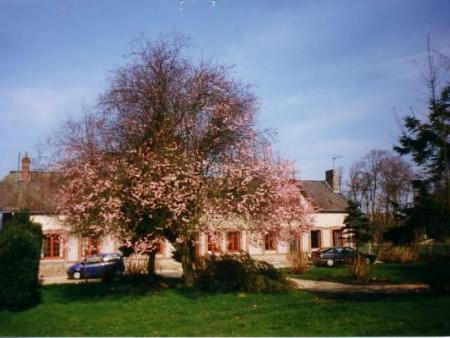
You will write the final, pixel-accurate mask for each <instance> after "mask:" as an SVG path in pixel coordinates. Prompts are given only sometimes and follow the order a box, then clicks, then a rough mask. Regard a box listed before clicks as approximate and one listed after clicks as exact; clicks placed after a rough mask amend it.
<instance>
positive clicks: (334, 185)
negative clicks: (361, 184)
mask: <svg viewBox="0 0 450 338" xmlns="http://www.w3.org/2000/svg"><path fill="white" fill-rule="evenodd" d="M325 180H326V181H327V183H328V185H329V186H330V187H331V189H333V191H334V192H340V190H339V175H338V173H337V171H336V170H334V169H330V170H327V171H325Z"/></svg>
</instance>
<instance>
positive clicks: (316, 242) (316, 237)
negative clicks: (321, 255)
mask: <svg viewBox="0 0 450 338" xmlns="http://www.w3.org/2000/svg"><path fill="white" fill-rule="evenodd" d="M320 242H321V239H320V230H312V231H311V249H319V248H320V244H321V243H320Z"/></svg>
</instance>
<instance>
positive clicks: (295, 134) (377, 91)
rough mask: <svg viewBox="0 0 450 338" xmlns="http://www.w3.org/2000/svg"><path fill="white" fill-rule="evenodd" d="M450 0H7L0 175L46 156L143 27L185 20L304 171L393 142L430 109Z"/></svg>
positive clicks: (0, 63) (0, 34)
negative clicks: (249, 93)
mask: <svg viewBox="0 0 450 338" xmlns="http://www.w3.org/2000/svg"><path fill="white" fill-rule="evenodd" d="M449 13H450V1H447V0H440V1H439V0H423V1H417V0H386V1H384V0H377V1H369V0H355V1H351V0H342V1H331V0H329V1H322V0H308V1H302V0H298V1H294V0H283V1H282V0H254V1H251V0H217V1H215V2H212V1H210V0H185V1H179V0H159V1H158V0H126V1H125V0H0V178H1V177H3V176H4V175H6V174H7V173H8V172H9V171H10V170H16V169H17V162H18V155H19V152H20V153H22V154H23V153H24V152H28V153H29V154H30V156H31V157H32V158H33V157H36V155H37V153H38V151H39V149H40V148H41V149H42V144H44V141H45V140H46V139H47V138H48V137H49V136H50V135H51V134H52V133H54V132H55V131H56V130H57V128H58V126H60V125H61V123H62V122H64V121H65V120H67V119H68V118H69V117H74V118H76V117H77V116H80V115H81V114H82V112H83V111H84V110H85V109H86V107H88V108H90V107H95V103H96V99H97V97H98V95H99V94H101V93H102V92H103V91H104V90H105V88H107V86H108V74H109V72H110V71H111V70H113V69H114V68H115V67H118V66H120V65H123V64H124V63H125V61H126V60H125V58H124V57H125V55H126V54H127V53H129V52H130V49H131V48H132V45H133V44H132V42H133V40H135V39H136V38H138V37H139V36H141V35H145V36H147V37H149V38H151V39H156V38H158V37H159V36H161V35H164V34H170V33H181V34H184V35H186V36H188V37H190V38H191V39H192V41H193V43H194V44H195V52H194V51H190V52H189V53H191V54H190V55H191V56H192V57H193V58H199V57H203V58H205V59H207V60H211V61H214V62H218V63H221V64H224V65H228V66H234V67H233V70H232V71H233V76H234V77H235V78H236V79H237V80H239V81H242V82H245V83H251V84H253V85H254V87H253V91H254V93H255V94H256V95H257V97H258V98H259V103H260V115H259V120H258V124H259V126H260V127H261V128H270V129H271V130H273V131H275V132H276V135H275V139H274V146H273V148H274V149H275V150H276V151H278V152H279V153H280V154H281V156H282V157H284V158H288V159H291V160H293V161H294V162H295V163H296V166H297V168H298V170H299V174H300V177H301V178H303V179H323V178H324V172H325V170H327V169H330V168H331V167H332V165H333V162H332V158H333V157H337V156H341V157H340V158H338V159H336V167H342V168H344V173H345V170H346V169H348V167H349V166H350V165H351V164H352V163H353V162H354V161H356V160H359V159H360V158H361V157H362V156H364V155H365V154H366V153H367V152H369V151H370V150H371V149H392V145H393V144H394V143H395V141H396V137H398V135H399V133H400V127H399V124H398V122H397V119H396V116H397V117H401V116H404V115H405V114H407V113H409V112H410V110H411V109H413V110H414V111H415V112H417V113H418V114H419V115H420V114H423V113H424V112H425V106H426V100H427V91H426V89H425V87H424V85H423V83H422V82H421V80H420V68H421V66H420V65H423V62H424V58H425V57H426V50H427V36H428V35H429V36H430V37H431V43H432V47H433V49H434V50H437V51H439V52H441V53H443V54H445V55H450V39H449V37H450V20H449V16H448V14H449Z"/></svg>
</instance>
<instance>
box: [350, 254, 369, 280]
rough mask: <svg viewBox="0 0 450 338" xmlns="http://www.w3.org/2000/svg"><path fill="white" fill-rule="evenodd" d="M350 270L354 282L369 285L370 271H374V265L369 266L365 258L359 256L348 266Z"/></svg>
mask: <svg viewBox="0 0 450 338" xmlns="http://www.w3.org/2000/svg"><path fill="white" fill-rule="evenodd" d="M348 269H349V272H350V275H351V276H352V278H353V279H354V280H356V281H357V282H359V283H367V281H368V280H369V275H370V270H371V269H372V264H370V263H369V264H367V262H366V259H365V258H364V257H360V256H357V257H356V258H355V259H353V261H352V263H351V264H350V265H349V266H348Z"/></svg>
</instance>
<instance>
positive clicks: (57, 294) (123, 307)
mask: <svg viewBox="0 0 450 338" xmlns="http://www.w3.org/2000/svg"><path fill="white" fill-rule="evenodd" d="M367 297H368V296H359V297H357V298H355V296H346V297H345V298H332V297H331V298H330V296H328V297H325V296H319V295H315V294H312V293H307V292H300V291H298V292H291V293H287V294H278V295H256V294H253V295H246V294H217V295H211V294H202V293H199V292H196V291H193V290H184V289H166V290H156V291H151V290H149V289H148V287H146V286H145V285H142V284H141V285H140V286H132V285H130V284H124V283H122V284H93V283H92V284H80V285H53V286H46V287H43V299H42V303H41V304H40V305H38V306H36V307H34V308H32V309H29V310H27V311H23V312H9V311H5V310H3V311H0V335H1V336H330V335H332V336H365V335H370V336H384V335H389V336H399V335H407V336H413V335H425V336H429V335H450V320H449V316H448V314H449V311H450V295H445V296H435V295H431V294H422V295H403V296H389V297H386V296H384V297H381V298H380V297H375V298H374V296H373V295H372V296H370V297H369V298H367Z"/></svg>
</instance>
